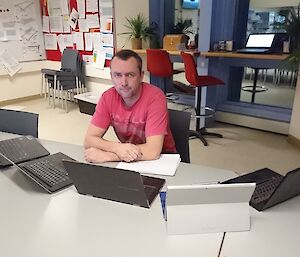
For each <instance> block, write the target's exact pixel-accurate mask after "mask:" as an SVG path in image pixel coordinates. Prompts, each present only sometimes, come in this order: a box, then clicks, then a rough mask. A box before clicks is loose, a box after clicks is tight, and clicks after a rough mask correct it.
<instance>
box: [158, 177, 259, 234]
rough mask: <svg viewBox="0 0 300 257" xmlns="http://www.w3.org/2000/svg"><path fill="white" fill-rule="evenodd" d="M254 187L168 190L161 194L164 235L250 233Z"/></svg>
mask: <svg viewBox="0 0 300 257" xmlns="http://www.w3.org/2000/svg"><path fill="white" fill-rule="evenodd" d="M254 188H255V183H240V184H228V185H225V184H209V185H205V184H203V185H202V184H199V185H180V186H168V187H167V192H166V194H165V204H164V200H163V192H162V193H161V200H162V206H164V205H165V211H164V215H165V219H166V223H167V230H168V234H198V233H217V232H227V231H243V230H249V229H250V212H249V200H250V198H251V195H252V193H253V191H254Z"/></svg>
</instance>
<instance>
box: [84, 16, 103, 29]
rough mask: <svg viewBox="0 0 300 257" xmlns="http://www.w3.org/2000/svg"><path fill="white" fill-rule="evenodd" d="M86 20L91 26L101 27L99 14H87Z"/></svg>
mask: <svg viewBox="0 0 300 257" xmlns="http://www.w3.org/2000/svg"><path fill="white" fill-rule="evenodd" d="M86 21H87V23H88V27H89V28H99V27H100V23H99V16H98V14H87V15H86Z"/></svg>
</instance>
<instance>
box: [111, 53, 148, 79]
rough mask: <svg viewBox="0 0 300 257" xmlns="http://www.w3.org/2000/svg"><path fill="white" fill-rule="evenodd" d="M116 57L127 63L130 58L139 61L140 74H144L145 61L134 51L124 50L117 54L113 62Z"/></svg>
mask: <svg viewBox="0 0 300 257" xmlns="http://www.w3.org/2000/svg"><path fill="white" fill-rule="evenodd" d="M115 57H117V58H119V59H121V60H123V61H127V60H128V59H129V58H130V57H133V58H134V59H135V60H136V61H137V64H138V69H139V71H140V73H142V67H143V61H142V58H141V57H140V56H139V55H138V54H137V53H136V52H134V51H132V50H128V49H124V50H120V51H118V52H116V53H115V55H114V56H113V58H112V59H111V60H113V59H114V58H115Z"/></svg>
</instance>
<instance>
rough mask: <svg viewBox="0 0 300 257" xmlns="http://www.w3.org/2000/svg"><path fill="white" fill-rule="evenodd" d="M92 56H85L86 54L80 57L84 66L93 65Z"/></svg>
mask: <svg viewBox="0 0 300 257" xmlns="http://www.w3.org/2000/svg"><path fill="white" fill-rule="evenodd" d="M93 58H94V57H93V56H92V55H87V54H83V55H82V61H84V62H85V64H93Z"/></svg>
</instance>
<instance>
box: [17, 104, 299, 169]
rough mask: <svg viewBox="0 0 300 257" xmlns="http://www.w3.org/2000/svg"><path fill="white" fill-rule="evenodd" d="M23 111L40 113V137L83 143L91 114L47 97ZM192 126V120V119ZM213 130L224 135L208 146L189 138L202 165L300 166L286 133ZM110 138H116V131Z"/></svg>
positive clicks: (227, 127)
mask: <svg viewBox="0 0 300 257" xmlns="http://www.w3.org/2000/svg"><path fill="white" fill-rule="evenodd" d="M13 106H18V108H22V109H23V110H24V111H29V112H35V113H39V114H40V116H39V117H40V118H39V137H40V138H42V139H49V140H56V141H61V142H66V143H71V144H79V145H81V144H82V142H83V139H84V135H85V132H86V129H87V126H88V124H89V121H90V118H91V116H89V115H86V114H82V113H80V112H79V108H78V105H76V104H70V105H69V107H70V108H69V112H68V113H66V112H65V111H64V110H63V109H61V108H58V107H57V108H55V109H53V108H51V107H49V105H48V103H47V102H45V101H44V99H36V100H31V101H26V102H20V103H16V104H14V105H13ZM191 126H193V122H192V123H191ZM209 130H210V131H215V132H217V133H221V134H222V135H223V136H224V138H222V139H220V138H209V139H208V144H209V145H208V146H207V147H205V146H203V144H202V143H201V142H200V140H199V139H193V140H190V149H191V151H190V152H191V162H192V163H194V164H199V165H206V166H211V167H217V168H223V169H229V170H233V171H235V172H238V173H246V172H250V171H253V170H256V169H260V168H265V167H268V168H271V169H273V170H275V171H277V172H279V173H282V174H285V173H286V172H288V171H290V170H291V169H295V168H297V167H300V149H299V148H296V147H294V146H293V145H291V144H289V143H288V142H287V140H286V139H287V136H285V135H279V134H274V133H269V132H263V131H258V130H255V129H248V128H244V127H238V126H233V125H229V124H224V123H216V124H215V126H214V128H210V129H209ZM106 138H107V139H112V140H116V137H115V135H114V132H113V131H112V130H110V131H109V132H108V133H107V134H106Z"/></svg>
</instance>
